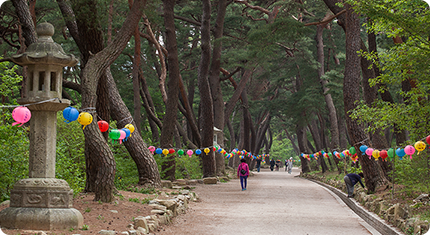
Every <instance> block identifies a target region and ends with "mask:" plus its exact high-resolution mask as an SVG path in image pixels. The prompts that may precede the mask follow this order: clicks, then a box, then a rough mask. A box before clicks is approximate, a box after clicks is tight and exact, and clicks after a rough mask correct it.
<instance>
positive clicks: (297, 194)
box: [156, 169, 379, 235]
mask: <svg viewBox="0 0 430 235" xmlns="http://www.w3.org/2000/svg"><path fill="white" fill-rule="evenodd" d="M298 174H299V170H298V169H293V174H291V175H290V174H288V173H287V172H285V171H282V169H281V171H270V170H268V169H262V171H261V172H254V176H253V177H250V178H248V187H247V190H246V191H242V190H241V187H240V182H239V179H233V180H231V181H230V182H228V183H218V184H216V185H198V186H197V187H196V189H195V190H194V191H195V192H196V193H197V194H198V195H199V196H200V200H201V202H197V203H191V204H190V209H189V210H188V212H187V214H185V215H180V216H179V217H177V218H175V219H174V220H173V223H172V224H171V225H169V226H165V227H163V228H162V230H161V231H160V232H157V233H156V234H157V235H158V234H162V235H169V234H205V235H206V234H208V235H209V234H216V235H220V234H222V235H229V234H235V235H237V234H294V235H301V234H306V235H308V234H309V235H311V234H315V235H324V234H330V235H336V234H341V235H344V234H354V235H361V234H375V235H376V234H379V233H378V232H376V231H374V230H373V229H372V228H370V226H369V225H368V224H367V223H365V222H364V221H363V220H362V219H361V218H360V217H358V216H357V215H356V214H355V213H354V212H352V211H351V210H350V209H349V208H348V207H347V206H346V205H345V204H344V203H343V202H342V201H341V200H340V199H339V198H338V197H337V196H336V195H334V194H333V193H331V192H330V191H329V190H327V189H325V188H324V187H322V186H319V185H318V184H315V183H313V182H311V181H308V180H305V179H301V178H299V177H295V176H297V175H298Z"/></svg>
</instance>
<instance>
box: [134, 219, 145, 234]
mask: <svg viewBox="0 0 430 235" xmlns="http://www.w3.org/2000/svg"><path fill="white" fill-rule="evenodd" d="M134 227H135V228H139V227H142V228H144V229H146V231H148V221H147V219H146V218H145V217H143V216H138V217H136V218H134Z"/></svg>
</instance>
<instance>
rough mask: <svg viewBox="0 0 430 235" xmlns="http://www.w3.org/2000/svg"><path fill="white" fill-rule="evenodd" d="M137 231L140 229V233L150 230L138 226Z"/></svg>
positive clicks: (146, 232)
mask: <svg viewBox="0 0 430 235" xmlns="http://www.w3.org/2000/svg"><path fill="white" fill-rule="evenodd" d="M137 231H139V232H140V234H148V230H147V229H144V228H142V227H139V228H137Z"/></svg>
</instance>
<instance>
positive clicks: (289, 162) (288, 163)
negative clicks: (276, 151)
mask: <svg viewBox="0 0 430 235" xmlns="http://www.w3.org/2000/svg"><path fill="white" fill-rule="evenodd" d="M284 164H285V171H288V173H289V174H291V171H292V170H293V158H292V157H290V159H286V160H285V163H284ZM280 166H281V161H280V160H277V161H275V160H273V158H272V160H270V170H271V171H273V170H275V171H279V168H280Z"/></svg>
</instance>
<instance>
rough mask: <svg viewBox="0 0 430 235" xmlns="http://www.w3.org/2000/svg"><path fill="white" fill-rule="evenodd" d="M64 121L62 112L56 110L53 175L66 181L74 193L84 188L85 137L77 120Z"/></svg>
mask: <svg viewBox="0 0 430 235" xmlns="http://www.w3.org/2000/svg"><path fill="white" fill-rule="evenodd" d="M64 121H65V119H64V118H63V114H62V112H58V114H57V152H56V153H57V159H56V165H55V167H56V170H55V175H56V177H57V178H58V179H63V180H65V181H67V183H69V186H70V188H71V189H73V192H74V194H75V195H76V194H77V193H79V192H81V191H82V190H84V188H85V179H86V173H85V169H86V167H85V137H84V134H83V132H82V127H81V125H80V124H79V123H78V122H76V121H75V122H71V123H68V124H67V123H65V122H64Z"/></svg>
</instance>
